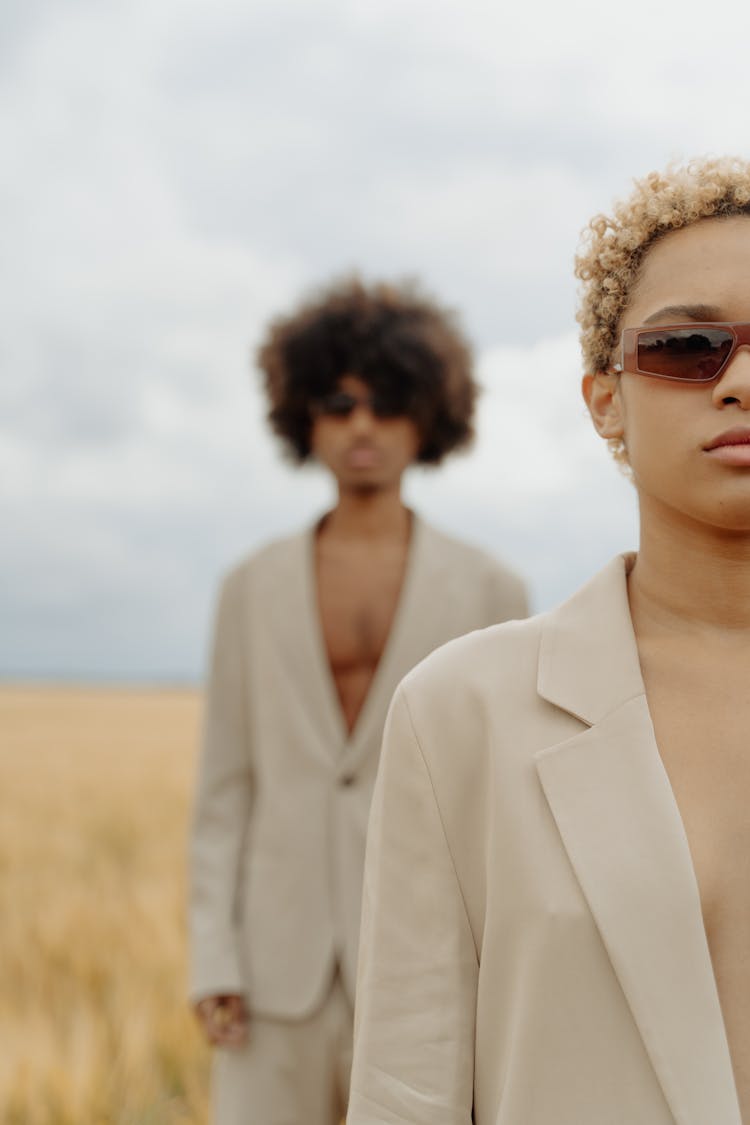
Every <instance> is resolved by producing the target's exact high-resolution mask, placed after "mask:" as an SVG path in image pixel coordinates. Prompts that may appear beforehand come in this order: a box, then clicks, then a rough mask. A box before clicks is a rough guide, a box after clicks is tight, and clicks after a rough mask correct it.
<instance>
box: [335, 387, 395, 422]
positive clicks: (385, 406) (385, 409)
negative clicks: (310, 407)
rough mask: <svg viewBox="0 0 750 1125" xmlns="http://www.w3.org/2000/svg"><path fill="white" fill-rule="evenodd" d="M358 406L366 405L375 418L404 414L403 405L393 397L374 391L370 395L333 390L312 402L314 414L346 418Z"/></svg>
mask: <svg viewBox="0 0 750 1125" xmlns="http://www.w3.org/2000/svg"><path fill="white" fill-rule="evenodd" d="M358 406H366V407H367V409H368V410H370V411H371V412H372V413H373V414H374V415H375V417H376V418H398V417H399V416H401V415H403V414H404V409H403V407H402V406H401V405H400V404H399V403H397V402H395V401H394V400H393V399H389V398H386V397H385V396H383V395H380V394H378V393H377V391H374V392H373V393H372V394H370V395H351V394H349V393H348V391H333V393H332V394H330V395H324V397H323V398H319V399H318V400H317V401H316V402H315V404H314V411H315V413H316V414H318V415H321V414H325V415H326V416H327V417H329V418H348V417H349V416H350V415H351V414H353V413H354V411H355V410H356V409H357V407H358Z"/></svg>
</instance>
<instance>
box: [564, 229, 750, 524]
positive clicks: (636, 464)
mask: <svg viewBox="0 0 750 1125" xmlns="http://www.w3.org/2000/svg"><path fill="white" fill-rule="evenodd" d="M691 321H748V322H750V217H748V218H746V217H744V216H740V217H732V218H729V219H721V220H717V219H706V220H702V221H700V222H697V223H695V224H694V225H692V226H690V227H686V228H685V229H684V230H678V231H673V232H672V233H670V234H668V235H666V236H665V237H664V238H663V239H662V240H661V241H659V242H657V243H656V244H655V245H654V246H653V247H652V249H651V250H650V251H649V252H648V254H647V256H646V258H645V260H644V263H643V266H642V270H641V276H640V279H639V281H638V284H637V286H636V288H635V290H634V292H633V294H632V296H631V300H630V304H629V306H628V308H627V310H626V312H625V314H624V316H623V321H622V325H621V327H622V328H628V327H631V326H632V327H637V326H638V327H640V326H643V325H644V324H646V322H648V324H649V325H653V326H654V327H658V326H659V325H668V324H671V325H673V324H682V323H690V322H691ZM607 380H609V381H610V383H609V385H610V387H611V388H613V389H612V393H611V395H610V400H609V402H608V403H607V402H606V401H605V399H604V398H602V397H601V385H602V384H604V383H606V381H607ZM598 382H599V387H598V386H597V379H594V380H590V379H588V377H587V380H584V394H585V396H586V399H587V402H588V404H589V407H590V409H591V411H592V415H593V416H594V421H595V424H596V425H597V428H598V429H599V432H600V433H602V434H603V436H605V437H622V438H623V439H624V442H625V447H626V451H627V457H628V462H629V464H630V468H631V471H632V476H633V481H634V483H635V485H636V488H637V489H638V493H639V498H640V500H641V508H642V510H643V508H644V504H645V505H647V506H648V507H649V508H650V510H654V511H658V512H660V513H661V514H662V515H666V514H668V513H670V514H671V515H673V516H676V517H688V518H690V519H694V520H697V521H699V522H701V523H708V524H711V525H713V526H715V527H720V528H725V529H731V530H735V531H736V530H750V446H748V445H743V444H742V436H743V432H744V433H745V437H746V438H747V440H750V349H748V348H741V349H740V350H738V351H737V352H735V354H734V356H733V357H732V359H731V361H730V363H729V365H728V366H727V368H726V369H725V370H724V371H723V372H722V374H721V375H720V376H719V378H718V379H716V380H715V381H714V382H712V383H703V384H700V383H699V384H689V383H680V382H670V381H669V380H666V379H657V378H651V377H649V376H645V375H640V374H631V373H629V372H623V373H622V374H621V375H619V376H605V377H604V379H603V380H602V379H599V380H598ZM735 430H736V431H737V433H736V444H732V445H730V446H724V447H723V448H721V449H717V448H711V445H712V443H714V442H715V441H716V439H717V438H718V437H719V436H720V435H722V434H727V432H728V431H735Z"/></svg>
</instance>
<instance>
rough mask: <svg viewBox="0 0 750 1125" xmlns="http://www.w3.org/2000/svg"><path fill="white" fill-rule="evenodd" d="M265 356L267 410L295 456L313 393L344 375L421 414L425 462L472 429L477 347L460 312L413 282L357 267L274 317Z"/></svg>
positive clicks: (304, 451)
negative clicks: (368, 278) (372, 276)
mask: <svg viewBox="0 0 750 1125" xmlns="http://www.w3.org/2000/svg"><path fill="white" fill-rule="evenodd" d="M257 362H258V366H259V367H260V369H261V371H262V372H263V374H264V377H265V379H264V381H265V389H266V394H267V396H268V402H269V410H268V420H269V422H270V424H271V427H272V429H273V430H274V431H275V433H276V434H277V435H278V436H279V437H280V438H281V439H282V440H283V442H284V443H285V445H286V448H287V451H288V452H289V454H290V455H291V457H292V459H293V460H295V461H297V462H300V463H301V462H303V461H306V460H307V459H308V458H309V456H310V435H311V428H312V411H313V408H314V405H315V403H316V402H317V401H319V400H321V399H323V398H325V397H326V396H327V395H329V394H331V393H332V392H333V391H335V390H336V387H337V385H338V383H339V380H340V379H341V378H342V377H343V376H344V375H356V376H358V377H359V378H360V379H362V380H363V381H364V382H365V383H367V384H368V385H369V386H370V388H371V389H372V391H373V392H375V393H377V394H379V395H381V396H383V397H385V398H387V399H388V400H389V401H390V402H391V403H393V404H395V406H396V409H397V412H398V413H402V414H404V415H406V416H407V417H410V418H411V419H412V420H413V421H414V423H415V424H416V426H417V429H418V431H419V435H420V446H419V452H418V454H417V461H419V462H421V463H423V464H433V465H434V464H438V463H439V462H440V461H442V460H443V458H444V457H445V455H446V454H447V453H450V452H451V451H452V450H454V449H459V448H461V447H465V446H467V445H469V444H470V442H471V440H472V438H473V437H474V428H473V424H472V420H473V414H474V404H475V402H476V398H477V394H478V390H479V388H478V386H477V384H476V382H475V381H474V378H473V358H472V353H471V348H470V346H469V343H468V341H467V340H466V338H465V336H464V335H463V332H462V330H461V328H460V327H459V324H458V321H457V318H456V316H455V314H454V313H453V312H451V311H450V310H448V309H445V308H442V307H441V306H440V305H438V304H437V303H436V302H435V301H434V300H432V298H431V297H429V296H428V295H427V294H425V293H424V292H423V291H422V290H421V289H420V287H419V286H418V285H417V284H416V283H414V282H401V283H398V284H390V283H385V282H379V283H374V284H372V285H365V284H364V283H363V282H362V280H361V279H360V278H359V277H357V276H354V277H348V278H345V279H344V280H341V281H336V282H334V283H333V284H331V285H328V286H326V287H324V288H322V289H319V290H317V291H316V292H314V293H313V294H312V295H311V296H310V297H309V298H308V299H307V300H306V301H305V302H304V303H303V304H302V305H301V306H299V307H298V308H297V309H296V310H295V311H294V312H292V313H291V314H290V315H288V316H284V317H279V318H278V319H276V320H274V321H272V323H271V325H270V327H269V330H268V334H267V336H266V339H265V340H264V341H263V343H262V344H261V346H260V348H259V349H258V353H257Z"/></svg>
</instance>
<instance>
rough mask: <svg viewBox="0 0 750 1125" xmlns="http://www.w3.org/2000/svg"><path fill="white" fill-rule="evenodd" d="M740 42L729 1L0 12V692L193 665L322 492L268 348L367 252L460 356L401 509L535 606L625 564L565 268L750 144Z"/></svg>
mask: <svg viewBox="0 0 750 1125" xmlns="http://www.w3.org/2000/svg"><path fill="white" fill-rule="evenodd" d="M718 17H720V18H718ZM749 30H750V16H748V6H747V4H740V3H735V4H733V5H732V4H730V5H728V6H725V7H724V8H721V9H717V23H716V26H715V27H713V26H711V24H710V22H709V17H708V16H707V15H706V13H703V14H702V15H701V16H700V18H698V17H691V16H690V14H689V11H688V9H687V8H686V7H685V5H684V4H679V5H678V4H676V3H674V2H672V3H667V4H662V5H655V4H653V3H648V4H646V3H643V2H641V0H638V2H635V3H628V5H627V6H623V5H620V6H618V5H613V6H609V7H607V6H602V5H601V4H600V3H593V2H591V3H585V4H577V3H575V2H572V3H571V2H568V3H565V4H559V3H557V2H555V0H542V3H538V4H522V3H517V4H513V5H509V4H505V3H485V2H482V0H462V2H461V3H458V2H455V3H440V2H439V0H372V2H358V0H296V2H295V0H251V2H250V3H248V2H247V0H242V2H239V0H238V2H230V0H211V2H210V3H209V2H208V0H205V2H204V0H200V2H197V0H127V2H122V3H115V2H110V3H108V2H106V0H65V2H54V0H6V2H5V4H4V28H3V34H2V38H0V96H1V101H0V139H1V140H2V151H3V159H2V162H1V163H0V200H1V202H2V219H3V225H4V239H3V244H4V245H3V252H2V254H1V255H0V295H1V297H2V309H3V317H2V328H1V329H0V357H1V359H2V379H1V380H0V509H1V510H0V528H1V529H2V530H1V532H0V534H2V550H1V551H0V674H5V675H21V676H45V675H50V674H52V675H62V676H65V677H68V678H70V677H73V678H75V677H77V676H85V677H92V676H96V677H98V678H108V677H109V678H118V677H125V678H131V679H132V678H136V679H140V678H149V677H159V678H192V677H195V676H197V675H199V674H200V673H201V671H202V668H203V663H204V654H205V647H206V636H207V629H208V623H209V618H210V613H211V607H212V602H213V598H214V593H215V587H216V583H217V581H218V577H219V575H220V574H221V572H222V571H224V570H225V569H226V567H227V566H228V565H229V564H230V563H232V562H233V561H234V560H236V559H237V557H238V556H240V555H241V554H242V553H243V552H246V551H248V550H250V549H252V548H253V547H254V546H256V545H258V544H259V543H261V542H262V541H264V540H266V539H267V538H269V537H270V536H273V535H277V534H281V533H284V532H286V531H288V530H292V529H295V528H297V527H300V526H301V525H303V524H305V523H307V522H308V521H309V520H311V519H312V518H313V517H314V516H316V515H317V514H318V513H320V512H321V511H322V510H323V509H324V508H325V506H326V505H327V504H328V503H329V502H330V498H331V493H330V490H329V486H328V484H327V482H326V481H325V479H324V478H323V477H322V475H320V474H319V473H318V472H317V471H316V470H314V469H313V470H309V471H307V470H306V471H304V472H299V471H296V472H295V471H292V470H291V469H289V468H287V467H285V465H284V464H283V462H282V461H281V460H280V458H279V454H278V450H277V448H276V446H275V445H274V444H273V442H272V440H271V438H270V437H269V436H267V434H266V433H265V430H264V425H263V404H262V402H261V401H260V398H259V395H258V391H257V381H258V379H257V373H255V372H254V371H253V370H252V366H251V356H252V352H253V349H254V348H255V346H256V345H257V343H258V340H259V339H260V337H261V335H262V332H263V329H264V326H265V324H266V322H267V320H268V318H269V316H270V315H272V314H273V313H275V312H278V311H281V310H285V309H287V308H288V307H290V306H291V305H292V304H293V303H294V302H296V301H297V299H298V298H299V297H300V295H301V294H303V293H304V292H305V291H306V290H307V289H308V288H309V287H310V286H311V285H314V284H315V283H318V282H320V281H323V280H326V279H328V278H329V277H331V276H332V275H336V274H340V273H342V272H344V271H347V270H351V269H353V268H356V269H359V270H360V271H362V272H363V273H364V274H365V276H366V277H368V278H398V277H403V276H405V275H410V276H418V277H419V278H421V279H422V281H423V282H424V283H425V284H426V286H427V287H428V288H429V289H430V290H432V292H433V293H434V294H435V295H436V296H437V297H439V299H440V300H441V301H443V302H444V303H447V304H449V305H451V306H453V307H455V308H457V309H458V310H460V312H461V315H462V318H463V322H464V325H465V327H466V329H467V331H468V333H469V335H470V336H471V338H472V340H473V341H474V344H475V347H476V351H477V357H478V368H479V374H480V378H481V381H482V383H483V384H484V387H485V394H484V396H483V398H482V401H481V416H480V424H479V439H478V442H477V445H476V447H475V449H474V451H473V452H472V453H470V454H469V455H466V456H463V457H461V458H456V459H455V461H453V462H452V463H450V464H449V465H446V466H445V467H444V468H443V469H441V470H439V471H434V470H433V471H432V472H423V471H420V472H414V474H413V475H412V477H411V479H410V480H409V483H408V486H407V494H408V498H409V500H410V502H412V503H414V504H415V505H416V506H418V507H419V509H420V511H422V512H423V514H424V515H426V516H427V517H428V518H432V519H433V520H434V521H435V522H438V523H439V524H440V525H441V526H442V527H444V528H445V529H447V530H452V531H454V532H456V533H459V534H461V535H463V536H465V537H466V538H469V539H470V540H473V541H474V542H476V543H478V544H481V545H484V546H485V547H487V548H489V549H490V550H492V551H494V552H496V553H498V554H499V555H501V556H503V557H504V558H505V559H506V560H507V561H508V562H510V563H511V564H512V565H514V566H515V567H517V568H518V569H519V570H521V571H522V572H524V573H525V575H526V576H527V577H528V580H529V583H530V587H531V591H532V597H533V601H534V605H535V607H536V608H537V609H544V608H547V607H549V606H550V605H552V604H554V603H555V602H556V601H558V600H559V599H561V598H562V597H565V596H567V594H569V593H571V592H572V591H573V590H574V589H575V588H576V586H577V585H579V584H580V583H581V582H582V581H584V580H585V578H586V577H587V576H588V575H590V574H591V573H592V572H593V571H594V570H595V569H596V568H597V567H598V566H599V565H601V564H602V563H603V562H604V561H606V559H607V558H609V557H610V556H611V555H612V554H613V553H615V552H616V551H618V550H621V549H624V548H628V547H633V546H635V545H636V522H635V506H634V501H633V496H632V490H631V488H630V486H629V485H628V484H627V482H626V481H625V480H624V479H623V478H622V477H621V475H620V474H619V472H618V471H617V469H616V468H615V467H614V465H613V464H612V463H611V461H610V459H609V455H608V453H607V451H606V448H605V447H604V446H603V445H602V444H601V443H600V442H599V441H598V439H596V438H595V437H594V435H593V433H592V432H591V428H590V424H589V423H588V421H587V419H586V417H585V415H584V412H583V408H582V405H581V402H580V397H579V392H578V383H579V378H580V365H579V355H578V344H577V338H576V330H575V320H574V310H575V286H574V283H573V280H572V258H573V254H574V252H575V248H576V245H577V242H578V237H579V232H580V230H581V228H582V227H583V225H584V224H585V223H586V221H587V220H588V219H589V218H590V217H591V216H592V215H593V214H594V213H595V212H596V211H598V210H601V209H607V208H608V207H609V206H610V204H611V202H612V200H613V198H615V197H616V196H618V195H622V194H624V193H625V192H627V190H628V186H629V183H630V181H631V180H632V178H633V177H635V176H640V175H643V174H644V173H646V172H648V171H649V170H650V169H652V168H655V167H662V166H663V165H664V164H665V163H666V162H667V161H668V160H669V159H671V158H680V157H689V156H692V155H695V154H702V153H708V152H712V153H723V152H732V153H736V154H739V155H743V156H750V126H749V125H748V119H749V118H748V105H749V102H750V96H749V92H748V79H747V73H748V66H747V53H748V42H750V39H749V37H748V34H747V33H748V31H749Z"/></svg>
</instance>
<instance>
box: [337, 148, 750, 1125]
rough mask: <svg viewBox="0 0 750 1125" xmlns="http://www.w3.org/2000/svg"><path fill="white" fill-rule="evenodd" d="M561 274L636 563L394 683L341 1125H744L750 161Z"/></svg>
mask: <svg viewBox="0 0 750 1125" xmlns="http://www.w3.org/2000/svg"><path fill="white" fill-rule="evenodd" d="M577 273H578V277H579V278H580V279H581V281H582V282H583V289H582V301H581V309H580V313H579V320H580V324H581V328H582V334H581V339H582V345H583V356H584V364H585V367H584V370H585V372H586V374H585V375H584V378H583V393H584V397H585V400H586V403H587V406H588V409H589V411H590V414H591V418H592V421H593V424H594V426H595V429H596V430H597V432H598V433H599V434H600V436H601V437H602V438H604V439H605V440H606V441H608V442H609V444H610V445H611V447H612V449H613V451H614V452H615V453H616V454H617V456H618V458H619V459H620V460H621V461H623V462H624V463H625V464H626V465H627V468H628V472H629V474H630V477H631V479H632V481H633V485H634V487H635V489H636V491H637V495H638V506H639V514H640V537H639V549H638V552H637V554H636V553H630V552H629V553H626V554H625V555H621V556H618V557H617V558H615V559H614V560H613V561H612V562H610V563H609V565H608V566H607V567H606V568H605V569H604V570H602V571H601V572H600V573H599V574H598V575H595V576H594V577H593V578H592V579H591V580H590V581H589V582H588V583H587V584H586V585H585V586H584V587H583V588H582V589H581V590H579V591H578V592H577V593H575V594H574V595H573V596H572V597H571V598H570V599H569V600H568V601H567V602H566V603H565V604H564V605H562V606H560V607H558V608H557V609H555V610H553V611H552V612H550V613H545V614H543V615H541V616H538V617H534V618H531V619H529V620H527V621H521V622H516V623H511V624H504V625H500V626H497V627H494V628H491V629H486V630H483V631H481V632H477V633H474V634H472V635H471V636H469V637H463V638H461V639H460V640H457V641H455V642H451V644H449V645H446V646H444V647H443V648H442V649H441V650H440V652H437V653H433V654H432V655H431V656H430V657H428V659H427V660H426V661H424V662H423V663H422V664H421V665H420V667H419V668H417V669H414V670H412V671H411V672H410V673H409V675H408V676H407V677H406V679H405V681H404V683H403V684H402V685H401V686H400V687H399V689H398V691H397V693H396V695H395V697H394V702H393V706H392V709H391V714H390V718H389V721H388V724H387V730H386V735H385V738H384V743H383V753H382V757H381V763H380V772H379V777H378V783H377V786H376V790H375V796H374V799H373V807H372V818H371V823H370V831H369V839H368V845H367V864H366V871H365V879H364V904H365V906H364V913H363V923H362V946H361V961H360V973H359V979H358V986H357V987H358V991H357V1032H356V1045H355V1058H354V1067H353V1072H352V1084H351V1086H352V1089H351V1099H350V1108H349V1117H348V1121H349V1125H394V1123H395V1122H404V1123H406V1122H408V1123H409V1125H708V1123H711V1125H714V1123H715V1125H741V1123H743V1125H750V958H749V956H748V951H749V950H750V817H749V816H748V796H749V795H750V754H748V729H749V728H750V692H748V682H749V679H750V162H748V161H740V160H729V159H727V160H696V161H693V162H691V163H690V164H688V165H686V166H684V167H671V168H668V169H667V171H666V172H664V173H657V172H653V173H651V174H650V175H649V176H647V177H645V178H644V179H643V180H641V181H639V182H636V184H635V185H634V188H633V190H632V192H631V193H630V195H629V197H628V198H627V199H626V200H624V201H623V202H621V203H620V204H619V205H618V206H617V207H616V208H615V210H614V212H613V213H612V214H611V215H610V216H607V217H605V216H602V215H599V216H597V217H596V218H595V219H594V220H592V222H591V224H590V227H589V231H588V237H587V241H586V243H585V245H584V249H583V252H582V254H581V255H580V257H579V258H578V263H577Z"/></svg>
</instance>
